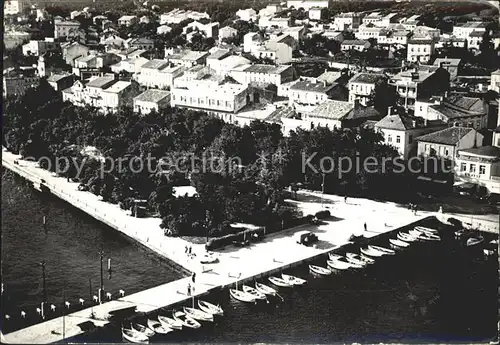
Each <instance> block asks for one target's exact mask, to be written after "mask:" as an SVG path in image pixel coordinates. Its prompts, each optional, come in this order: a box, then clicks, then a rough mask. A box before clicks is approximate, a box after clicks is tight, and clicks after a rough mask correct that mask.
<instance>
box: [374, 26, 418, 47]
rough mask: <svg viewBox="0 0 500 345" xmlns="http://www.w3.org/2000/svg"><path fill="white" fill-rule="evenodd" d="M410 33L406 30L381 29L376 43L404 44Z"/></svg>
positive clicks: (406, 42)
mask: <svg viewBox="0 0 500 345" xmlns="http://www.w3.org/2000/svg"><path fill="white" fill-rule="evenodd" d="M410 35H411V34H410V32H409V31H408V30H392V29H381V30H380V31H379V34H378V38H377V44H400V45H402V46H406V45H407V44H408V39H409V37H410Z"/></svg>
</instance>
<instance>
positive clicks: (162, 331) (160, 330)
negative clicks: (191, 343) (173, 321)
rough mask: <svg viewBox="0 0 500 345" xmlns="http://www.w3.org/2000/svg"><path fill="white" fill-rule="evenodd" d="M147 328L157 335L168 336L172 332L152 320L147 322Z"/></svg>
mask: <svg viewBox="0 0 500 345" xmlns="http://www.w3.org/2000/svg"><path fill="white" fill-rule="evenodd" d="M148 328H149V329H150V330H152V331H153V332H155V333H158V334H168V333H170V332H173V329H172V328H170V327H163V326H162V324H161V323H160V322H158V321H154V320H148Z"/></svg>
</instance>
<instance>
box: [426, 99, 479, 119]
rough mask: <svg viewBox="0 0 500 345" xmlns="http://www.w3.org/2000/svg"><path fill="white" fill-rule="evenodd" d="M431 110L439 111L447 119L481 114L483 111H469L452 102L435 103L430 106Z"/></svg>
mask: <svg viewBox="0 0 500 345" xmlns="http://www.w3.org/2000/svg"><path fill="white" fill-rule="evenodd" d="M430 107H431V108H432V109H433V110H435V111H437V112H439V113H441V114H442V115H444V116H445V117H447V118H448V119H457V118H461V117H471V116H482V115H484V113H481V112H476V111H471V110H468V109H465V108H462V107H459V106H456V105H454V104H451V103H448V102H446V101H445V102H443V103H442V104H436V105H431V106H430Z"/></svg>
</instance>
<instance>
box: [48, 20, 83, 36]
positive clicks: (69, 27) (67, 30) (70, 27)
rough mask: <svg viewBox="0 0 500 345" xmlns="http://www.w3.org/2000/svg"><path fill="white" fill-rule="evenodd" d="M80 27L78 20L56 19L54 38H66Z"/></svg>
mask: <svg viewBox="0 0 500 345" xmlns="http://www.w3.org/2000/svg"><path fill="white" fill-rule="evenodd" d="M79 28H80V22H77V21H76V20H56V19H55V20H54V38H66V37H68V36H71V35H72V34H73V33H74V32H75V31H78V29H79Z"/></svg>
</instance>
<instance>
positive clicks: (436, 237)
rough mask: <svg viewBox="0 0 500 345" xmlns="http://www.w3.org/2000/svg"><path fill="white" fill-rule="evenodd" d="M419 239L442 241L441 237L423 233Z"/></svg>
mask: <svg viewBox="0 0 500 345" xmlns="http://www.w3.org/2000/svg"><path fill="white" fill-rule="evenodd" d="M418 239H419V240H422V241H441V237H439V236H438V235H434V234H430V233H421V234H420V236H418Z"/></svg>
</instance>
